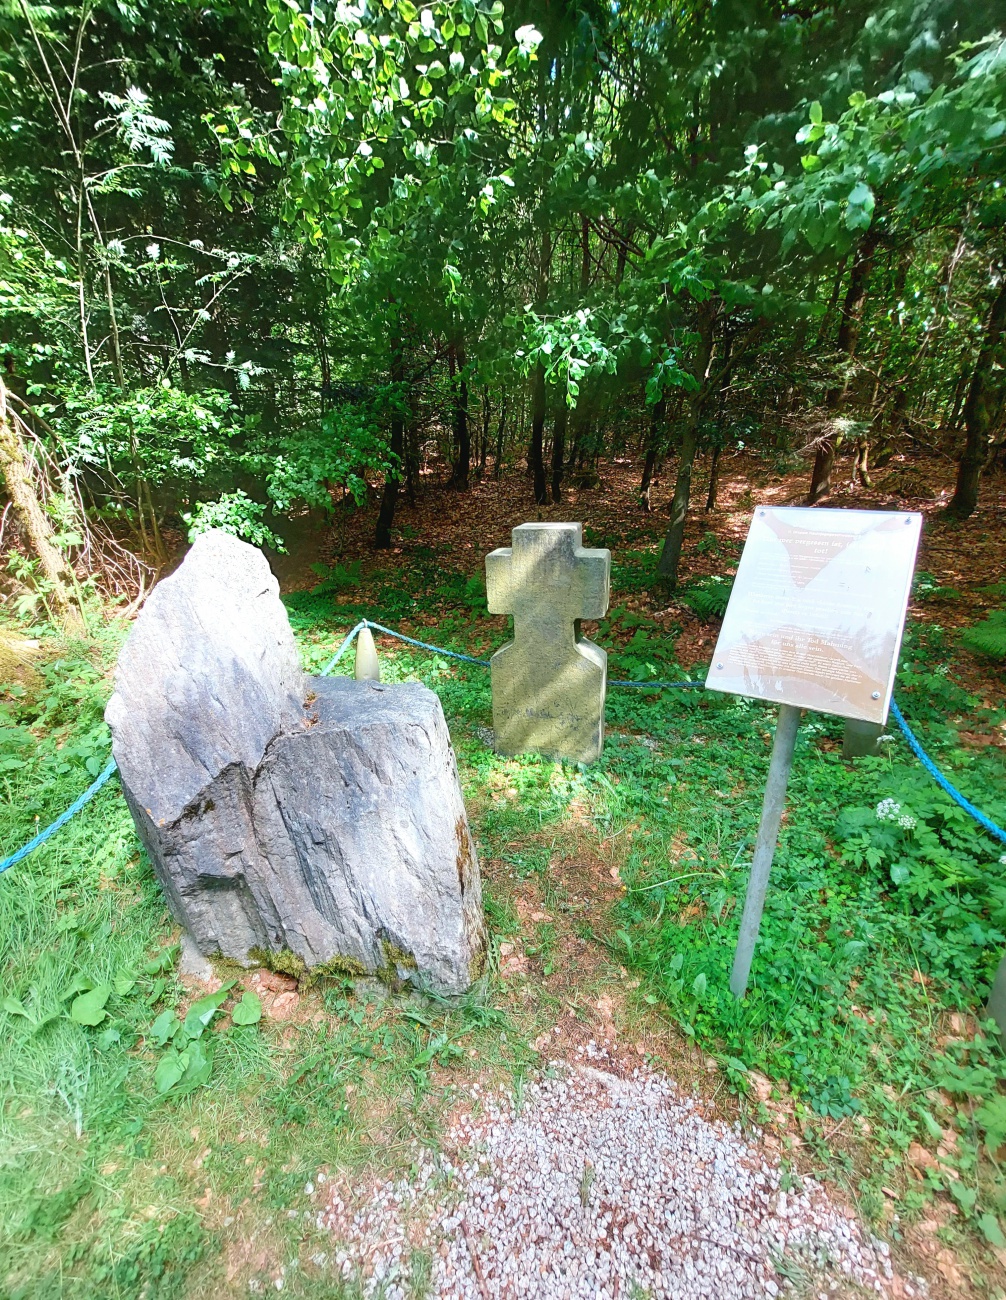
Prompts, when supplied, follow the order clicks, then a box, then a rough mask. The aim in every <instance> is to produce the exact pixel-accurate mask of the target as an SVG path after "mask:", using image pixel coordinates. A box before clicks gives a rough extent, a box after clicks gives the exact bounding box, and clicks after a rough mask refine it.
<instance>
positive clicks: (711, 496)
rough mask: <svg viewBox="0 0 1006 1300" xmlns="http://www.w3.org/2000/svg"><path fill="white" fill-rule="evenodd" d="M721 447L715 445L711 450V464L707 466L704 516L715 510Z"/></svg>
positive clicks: (718, 444)
mask: <svg viewBox="0 0 1006 1300" xmlns="http://www.w3.org/2000/svg"><path fill="white" fill-rule="evenodd" d="M722 450H723V447H722V445H721V444H720V443H717V444H716V446H715V447H714V448H713V459H712V464H711V465H710V466H709V492H708V493H707V495H706V514H709V512H710V511H711V510H715V509H716V493H717V492H718V491H719V486H720V452H721V451H722Z"/></svg>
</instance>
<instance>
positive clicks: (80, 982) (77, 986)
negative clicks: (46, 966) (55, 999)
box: [59, 974, 94, 1002]
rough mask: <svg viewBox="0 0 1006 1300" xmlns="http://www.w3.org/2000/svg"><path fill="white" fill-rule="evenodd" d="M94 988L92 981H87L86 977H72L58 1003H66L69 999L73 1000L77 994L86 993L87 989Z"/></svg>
mask: <svg viewBox="0 0 1006 1300" xmlns="http://www.w3.org/2000/svg"><path fill="white" fill-rule="evenodd" d="M93 988H94V980H89V979H88V978H87V976H86V975H80V974H77V975H74V977H73V979H72V980H71V981H70V983H69V984H68V985H67V986H66V988H65V989H64V990H63V992H62V993H61V994H60V995H59V1000H60V1002H68V1001H69V1000H70V998H75V997H76V996H77V994H78V993H86V992H87V990H88V989H93Z"/></svg>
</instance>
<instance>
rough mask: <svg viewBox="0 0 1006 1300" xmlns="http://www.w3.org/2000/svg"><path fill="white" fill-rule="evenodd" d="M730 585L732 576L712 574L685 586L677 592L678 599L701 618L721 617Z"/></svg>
mask: <svg viewBox="0 0 1006 1300" xmlns="http://www.w3.org/2000/svg"><path fill="white" fill-rule="evenodd" d="M732 586H733V578H721V577H719V576H718V575H716V574H713V575H712V576H711V577H709V578H701V579H700V580H699V581H698V582H695V583H692V585H691V586H690V587H685V588H684V589H683V590H682V591H681V592H679V593H678V600H679V601H680V602H681V604H682V605H684V606H685V607H686V608H687V609H690V610H691V611H692V613H693V614H697V615H698V617H699V618H701V619H709V618H722V617H723V615H724V614H725V613H726V611H727V602H728V601H729V600H730V589H731V587H732Z"/></svg>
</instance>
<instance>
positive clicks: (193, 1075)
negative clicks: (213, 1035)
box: [179, 1042, 213, 1092]
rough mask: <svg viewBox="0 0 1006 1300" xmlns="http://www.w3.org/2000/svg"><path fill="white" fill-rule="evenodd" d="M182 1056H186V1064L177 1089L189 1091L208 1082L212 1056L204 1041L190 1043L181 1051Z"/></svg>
mask: <svg viewBox="0 0 1006 1300" xmlns="http://www.w3.org/2000/svg"><path fill="white" fill-rule="evenodd" d="M182 1056H187V1057H188V1064H187V1065H186V1067H185V1073H184V1074H183V1075H182V1078H181V1086H180V1089H179V1091H181V1092H191V1091H192V1090H193V1088H200V1087H202V1085H203V1084H204V1083H208V1082H209V1079H210V1075H211V1074H212V1073H213V1057H212V1055H211V1054H210V1052H209V1049H208V1048H207V1047H206V1045H205V1043H201V1042H194V1043H190V1044H189V1046H188V1047H187V1048H186V1049H185V1051H184V1052H182Z"/></svg>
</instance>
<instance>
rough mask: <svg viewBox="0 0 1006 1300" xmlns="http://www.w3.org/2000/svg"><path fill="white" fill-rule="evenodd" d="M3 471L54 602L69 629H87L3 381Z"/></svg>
mask: <svg viewBox="0 0 1006 1300" xmlns="http://www.w3.org/2000/svg"><path fill="white" fill-rule="evenodd" d="M0 472H2V473H3V478H4V483H5V484H6V486H7V495H8V496H9V497H10V499H11V502H12V503H13V505H14V509H15V510H16V511H17V512H18V514H19V515H20V516H21V518H22V520H23V521H24V526H25V531H26V532H27V534H28V540H29V541H30V542H31V547H32V550H33V551H34V552H35V554H36V556H37V557H38V561H39V563H40V564H41V566H42V572H43V574H44V575H45V578H46V580H47V582H48V583H49V586H50V588H51V593H52V599H53V603H54V604H55V606H56V610H57V612H58V614H59V617H60V618H61V619H62V620H63V623H64V625H65V626H66V628H67V630H68V631H70V632H73V633H77V634H79V633H82V632H83V631H84V620H83V618H82V617H81V613H80V608H79V606H78V605H77V603H76V601H75V599H74V596H73V594H72V587H73V575H72V574H71V572H70V569H69V566H68V565H67V563H66V561H65V560H64V558H63V555H62V553H61V552H60V549H59V547H58V546H57V545H56V541H55V534H54V533H53V529H52V525H51V524H50V522H49V520H48V518H47V516H46V513H45V510H44V509H43V508H42V503H41V501H39V499H38V493H37V492H36V491H35V484H34V482H33V480H32V475H31V471H30V469H29V468H28V454H27V451H26V450H25V446H24V443H23V442H22V440H21V437H20V435H19V434H18V431H17V423H16V417H15V415H14V413H13V412H12V411H8V409H7V389H6V387H5V386H4V384H3V382H2V381H0Z"/></svg>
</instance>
